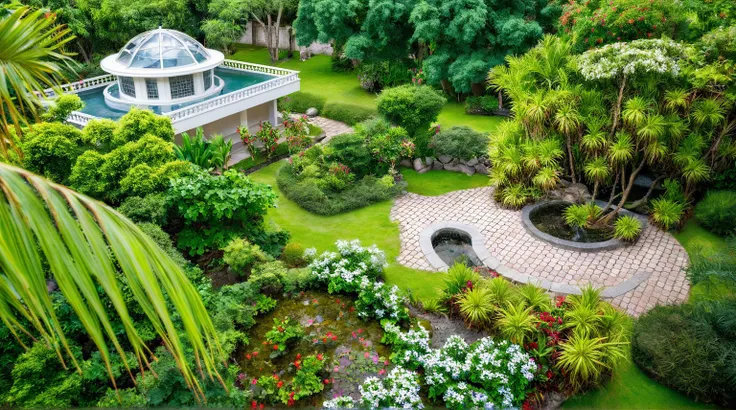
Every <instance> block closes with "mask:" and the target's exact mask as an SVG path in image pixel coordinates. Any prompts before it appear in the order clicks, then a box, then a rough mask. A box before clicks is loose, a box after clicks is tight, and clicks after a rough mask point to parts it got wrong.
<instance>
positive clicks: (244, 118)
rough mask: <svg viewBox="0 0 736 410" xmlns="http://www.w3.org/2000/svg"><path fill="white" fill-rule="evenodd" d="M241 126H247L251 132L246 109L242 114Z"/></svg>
mask: <svg viewBox="0 0 736 410" xmlns="http://www.w3.org/2000/svg"><path fill="white" fill-rule="evenodd" d="M240 125H245V127H246V128H248V130H249V131H250V125H248V110H247V109H245V110H243V111H241V112H240Z"/></svg>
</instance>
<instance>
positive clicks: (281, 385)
mask: <svg viewBox="0 0 736 410" xmlns="http://www.w3.org/2000/svg"><path fill="white" fill-rule="evenodd" d="M276 387H278V388H279V389H280V388H282V387H284V382H283V381H280V382H278V383H276Z"/></svg>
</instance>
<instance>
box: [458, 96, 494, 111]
mask: <svg viewBox="0 0 736 410" xmlns="http://www.w3.org/2000/svg"><path fill="white" fill-rule="evenodd" d="M497 109H498V98H497V97H496V96H495V95H483V96H480V97H477V96H470V97H468V98H466V99H465V113H467V114H484V115H490V114H493V112H494V111H496V110H497Z"/></svg>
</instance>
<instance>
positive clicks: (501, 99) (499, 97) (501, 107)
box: [498, 90, 503, 110]
mask: <svg viewBox="0 0 736 410" xmlns="http://www.w3.org/2000/svg"><path fill="white" fill-rule="evenodd" d="M498 109H499V110H502V109H503V91H501V90H498Z"/></svg>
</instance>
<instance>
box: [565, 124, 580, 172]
mask: <svg viewBox="0 0 736 410" xmlns="http://www.w3.org/2000/svg"><path fill="white" fill-rule="evenodd" d="M565 141H566V142H567V156H568V161H570V177H571V178H572V183H573V184H576V183H577V182H578V181H577V179H578V178H577V176H576V175H575V157H573V155H572V138H570V134H567V133H566V134H565Z"/></svg>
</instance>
